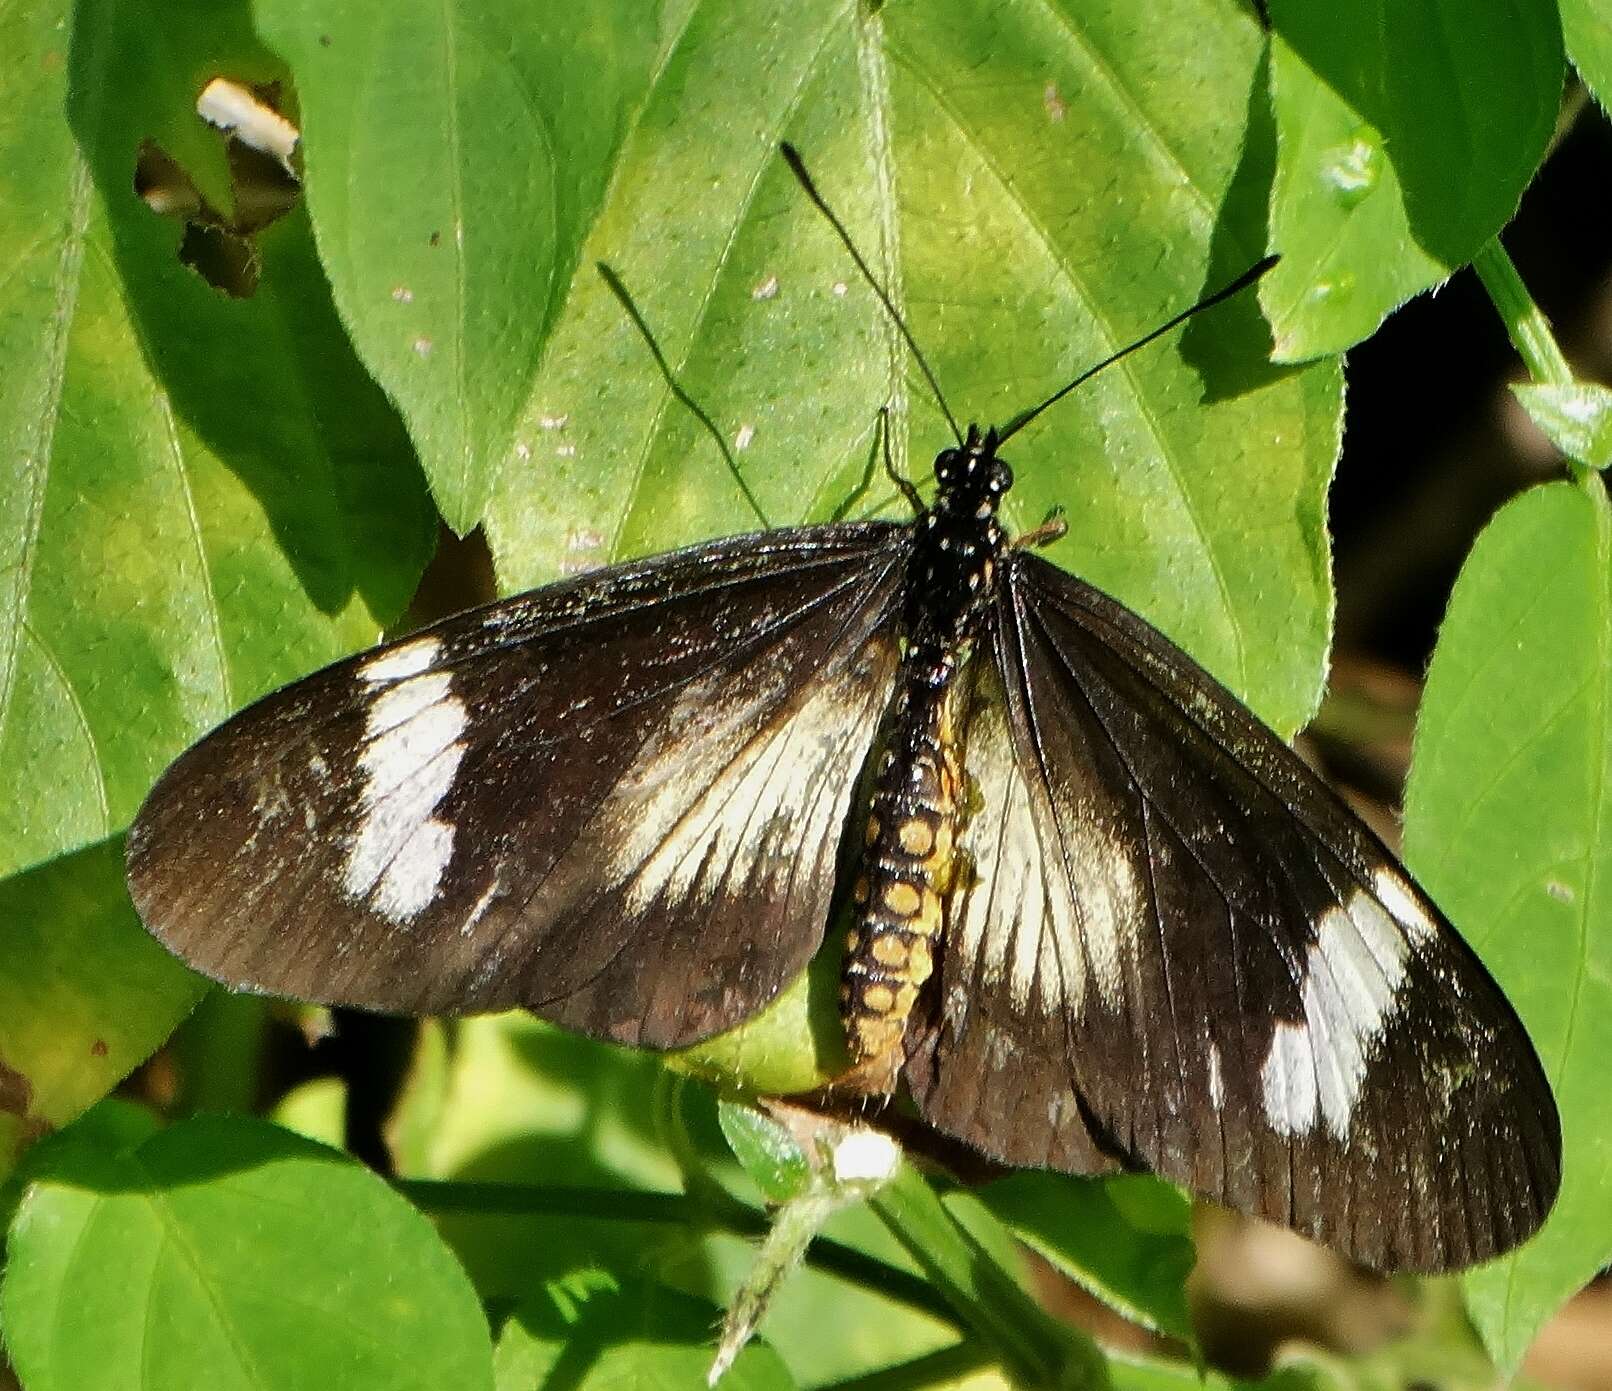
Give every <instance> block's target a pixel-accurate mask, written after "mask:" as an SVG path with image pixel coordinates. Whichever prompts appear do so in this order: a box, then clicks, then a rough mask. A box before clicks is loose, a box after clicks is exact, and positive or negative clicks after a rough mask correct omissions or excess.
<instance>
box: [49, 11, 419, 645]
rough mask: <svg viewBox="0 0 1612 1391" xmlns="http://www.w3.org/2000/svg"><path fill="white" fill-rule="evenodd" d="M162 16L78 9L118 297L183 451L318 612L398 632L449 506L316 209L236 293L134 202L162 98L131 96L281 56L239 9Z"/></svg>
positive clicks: (281, 226) (72, 118) (77, 114)
mask: <svg viewBox="0 0 1612 1391" xmlns="http://www.w3.org/2000/svg"><path fill="white" fill-rule="evenodd" d="M155 13H156V12H148V11H131V10H129V9H128V8H127V7H120V6H117V5H115V4H113V3H112V2H111V0H84V3H82V4H80V5H79V6H77V8H76V10H75V14H74V32H73V38H72V45H71V60H70V61H71V73H70V82H69V91H68V102H67V105H68V119H69V122H70V124H71V126H72V129H73V132H74V136H75V138H76V140H77V142H78V146H79V149H80V151H81V153H82V154H83V157H84V158H85V160H86V161H87V163H88V166H89V169H90V173H91V176H92V177H93V179H94V181H95V184H96V186H97V190H98V192H99V195H100V200H101V202H102V203H103V205H104V206H105V208H106V220H107V230H108V231H109V233H110V243H111V245H110V250H111V258H112V270H113V271H114V272H115V274H116V277H117V281H118V289H119V290H120V291H121V293H122V295H123V299H124V304H125V306H126V308H127V311H128V313H129V316H130V318H131V320H132V325H133V329H134V332H135V334H136V336H137V337H138V340H139V342H140V346H141V348H142V350H143V352H144V355H145V359H146V364H147V366H148V368H149V370H150V371H151V372H152V373H153V374H154V376H155V377H156V379H157V381H158V382H159V383H160V384H161V387H162V389H163V391H164V393H165V396H166V405H167V407H168V408H169V409H171V411H172V413H173V415H174V416H175V417H176V419H177V422H178V426H179V428H178V429H177V430H172V431H170V436H171V444H170V446H169V447H170V448H171V449H172V450H173V451H175V452H176V453H177V452H179V451H182V450H183V448H184V444H185V439H186V437H187V436H193V437H194V438H196V439H199V440H200V441H201V442H202V443H203V444H204V445H205V446H206V448H207V449H209V450H211V451H212V452H213V453H215V454H216V455H217V456H218V458H219V459H221V460H222V461H223V462H224V464H225V466H226V467H227V468H228V469H229V470H230V471H231V472H232V473H234V475H235V476H236V477H237V478H238V479H240V481H241V482H242V483H243V484H245V486H246V487H247V488H248V489H249V490H250V492H251V493H252V495H253V497H254V498H255V500H256V501H257V503H258V504H259V505H260V506H261V507H262V509H263V513H264V515H265V516H266V518H267V519H268V522H269V525H270V527H271V528H272V530H273V532H274V536H275V538H276V540H277V542H278V543H279V545H280V547H281V548H282V549H283V551H284V553H285V555H286V557H287V558H288V560H289V561H290V564H291V565H292V567H293V569H294V571H295V573H296V576H297V579H298V581H299V583H300V584H301V585H302V587H303V588H304V590H305V591H306V593H307V595H308V597H309V600H310V601H311V603H312V604H313V605H314V607H316V608H317V609H318V610H320V611H321V612H323V613H326V614H334V613H336V612H339V611H340V610H342V609H343V608H345V607H346V606H347V605H348V604H349V603H350V602H351V600H352V598H353V596H354V594H355V593H357V594H358V595H359V596H360V597H361V598H362V599H363V601H364V603H365V605H366V607H367V608H368V609H369V610H370V612H371V613H372V614H373V615H374V616H375V617H377V618H378V619H379V620H380V621H381V622H383V623H384V622H389V621H390V620H392V619H394V618H395V617H396V616H397V615H398V614H399V613H400V612H401V611H402V609H403V607H404V605H405V604H406V603H407V602H408V598H409V595H410V594H411V593H412V591H413V588H414V583H415V580H416V579H417V578H418V573H419V569H420V568H421V567H423V565H424V563H425V560H426V558H427V557H428V556H429V554H430V548H431V545H432V541H433V538H434V534H435V523H434V512H433V509H432V507H431V505H430V501H429V498H428V496H427V494H426V490H425V483H424V478H423V475H422V474H421V471H420V467H419V464H418V462H417V461H416V459H415V457H414V454H413V450H412V448H411V446H410V444H409V441H408V437H407V435H406V434H405V432H404V430H403V426H402V424H401V422H400V421H399V419H398V417H397V414H396V412H395V411H394V410H393V409H392V407H391V405H390V404H389V403H388V402H387V401H386V399H385V397H384V395H383V394H382V393H381V391H380V388H379V387H377V386H376V385H375V383H374V382H373V381H372V380H371V379H370V377H369V376H368V374H367V373H366V372H365V371H364V369H363V367H362V365H361V364H360V363H359V362H358V360H357V358H356V357H355V356H354V354H353V351H352V348H351V345H350V344H349V342H348V340H347V337H346V334H345V332H344V331H343V329H342V326H341V323H340V320H339V319H338V317H337V314H336V310H335V306H334V304H333V302H332V300H331V298H330V292H329V287H328V285H327V284H326V282H325V278H324V274H323V271H322V269H321V267H320V265H319V261H318V257H317V254H316V252H315V249H314V245H313V236H312V232H311V229H310V226H309V223H308V218H307V215H306V212H305V210H303V209H301V208H298V209H297V210H296V211H294V212H292V213H291V214H289V215H288V216H286V217H284V218H282V219H280V220H279V221H277V222H274V223H273V224H272V225H270V226H268V227H267V228H265V229H264V230H263V231H262V232H261V233H260V234H259V236H258V237H257V238H256V241H257V248H256V250H257V254H258V256H259V257H260V259H261V273H260V277H259V280H258V284H257V289H256V292H255V293H254V294H253V295H252V296H251V297H250V298H249V299H230V298H228V297H227V296H225V295H223V294H221V293H219V292H218V291H216V290H214V289H212V288H211V287H210V286H208V285H207V284H206V283H204V282H203V281H202V280H201V279H200V278H199V277H198V276H196V275H195V274H194V273H193V272H192V271H191V270H190V269H189V268H187V267H186V266H185V265H183V264H181V261H180V251H181V245H182V242H183V240H184V232H183V230H182V227H181V225H180V224H179V222H178V221H177V220H175V219H172V218H163V217H159V216H157V215H155V214H154V213H153V212H152V211H151V209H150V208H149V207H147V206H146V205H145V204H144V203H143V202H142V201H141V200H140V198H139V197H137V196H136V194H135V192H134V171H135V167H136V161H137V158H138V154H139V150H140V146H141V143H142V140H143V138H144V137H145V135H146V132H144V131H141V130H139V129H138V128H136V127H135V126H133V125H132V124H131V122H130V120H129V118H128V112H127V110H126V109H125V108H126V107H129V106H132V107H134V108H135V109H138V108H139V106H140V104H141V102H142V101H144V102H145V103H146V104H148V105H149V104H151V102H153V101H154V100H159V99H161V98H160V96H154V94H153V93H152V92H150V91H147V90H145V89H144V88H143V87H142V88H136V89H135V90H133V91H131V90H130V84H132V83H133V84H138V83H141V82H142V81H144V79H143V78H142V76H140V74H143V73H147V72H150V71H164V70H167V67H165V65H168V67H171V65H172V64H174V63H176V62H177V63H182V64H185V65H187V68H194V69H195V70H196V71H198V72H202V73H205V72H206V71H207V70H208V69H209V68H210V67H211V68H213V69H216V68H217V67H219V66H221V65H222V57H219V58H218V59H216V60H215V57H214V51H215V50H216V52H217V53H218V54H219V55H222V54H223V53H224V51H225V49H226V45H227V48H228V53H229V55H230V56H231V57H232V58H235V57H236V56H237V55H239V54H241V53H257V54H261V55H262V56H261V57H260V58H259V59H257V60H256V61H257V63H258V65H259V66H260V67H261V68H262V69H263V70H265V71H267V70H268V69H269V68H270V67H271V65H273V64H274V63H275V60H274V59H273V58H272V57H270V56H269V55H267V54H266V53H265V52H264V50H262V48H261V45H259V44H258V43H257V41H256V39H255V36H254V35H253V34H252V32H251V28H250V23H249V17H248V12H247V8H246V6H245V5H244V4H242V3H239V0H231V3H229V4H228V5H227V6H226V7H225V8H224V9H222V10H220V9H218V8H215V9H214V10H212V11H211V12H210V14H209V19H208V24H207V25H206V26H195V25H190V23H189V20H188V19H187V18H186V17H185V16H184V14H183V13H178V14H174V15H173V16H171V17H169V18H162V17H161V16H157V17H156V18H154V17H153V16H154V15H155ZM164 13H166V12H164ZM187 25H189V27H188V28H187ZM153 26H155V28H156V29H161V30H163V32H155V29H154V27H153ZM200 28H205V30H206V36H202V35H200V34H198V33H196V32H194V31H195V30H197V29H200ZM164 45H168V46H171V47H172V48H173V49H175V50H176V51H175V52H172V53H170V52H169V51H168V48H167V47H164ZM159 49H160V50H162V51H161V53H160V55H159V53H158V52H157V51H156V50H159ZM199 85H200V84H198V86H199ZM194 119H196V120H198V121H199V120H200V118H199V117H196V118H194ZM93 273H94V272H87V274H93ZM160 408H161V406H160V405H159V406H158V409H160ZM201 521H202V525H203V529H204V530H205V526H206V522H207V521H208V519H207V518H202V519H201ZM210 560H212V561H214V563H216V557H210Z"/></svg>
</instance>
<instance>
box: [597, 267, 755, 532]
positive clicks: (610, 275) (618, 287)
mask: <svg viewBox="0 0 1612 1391" xmlns="http://www.w3.org/2000/svg"><path fill="white" fill-rule="evenodd" d="M594 265H595V266H596V267H597V268H598V271H599V274H600V275H601V276H602V277H603V279H604V283H605V284H606V285H608V286H609V287H610V293H611V294H613V295H614V296H615V297H616V298H617V299H618V300H620V301H621V307H622V308H623V309H625V310H626V311H627V317H628V318H629V319H631V320H632V322H633V327H634V328H636V329H637V330H638V332H639V335H640V336H641V337H642V338H643V340H644V342H645V343H646V344H647V345H648V346H649V351H650V354H651V356H653V357H654V359H655V365H656V366H657V367H659V368H660V374H661V376H662V377H663V378H664V379H665V382H666V386H667V389H668V390H669V391H670V392H671V393H672V395H673V396H675V397H677V399H678V400H679V401H681V402H682V403H683V405H685V406H686V407H688V410H689V414H691V415H692V416H693V417H694V418H695V419H696V420H697V421H699V422H700V424H701V425H703V426H705V429H706V433H708V434H709V435H710V436H711V438H712V439H713V440H715V441H716V447H717V448H718V449H720V450H721V451H722V458H723V459H724V461H726V463H727V466H728V472H729V473H731V474H732V475H733V481H734V482H735V483H737V484H738V485H739V491H740V492H741V493H743V494H744V500H745V501H746V502H747V503H749V504H750V510H751V511H752V512H754V513H755V514H756V516H757V517H758V518H760V520H761V527H762V530H763V531H771V530H772V522H771V521H769V520H768V518H767V514H766V513H765V512H763V511H762V510H761V504H760V503H759V502H757V501H756V495H755V494H754V493H753V492H751V491H750V485H749V484H748V483H747V482H745V478H744V474H743V473H741V472H740V471H739V461H738V460H737V459H735V458H734V457H733V451H732V450H731V449H729V448H728V442H727V440H726V439H724V438H723V435H722V431H720V430H719V429H717V427H716V422H715V421H714V420H712V419H711V417H710V416H709V415H707V414H706V413H705V409H704V408H703V407H702V406H701V405H700V403H699V402H698V401H696V400H695V399H694V398H693V397H692V396H690V395H689V394H688V392H687V391H685V390H684V389H683V386H682V384H681V383H680V382H679V381H678V380H677V377H676V375H675V374H674V373H673V372H672V365H671V363H669V362H667V360H666V355H665V354H664V353H663V352H661V350H660V344H659V343H657V342H656V341H655V335H654V334H653V333H651V332H650V331H649V325H648V324H647V323H646V322H645V321H644V316H643V315H642V314H640V313H639V312H638V306H637V304H635V303H634V302H633V297H632V296H631V295H630V294H628V293H627V287H626V286H625V285H623V284H622V283H621V277H620V276H619V275H617V274H616V273H615V271H613V270H611V269H610V267H609V266H607V265H606V264H605V263H604V262H603V261H595V262H594Z"/></svg>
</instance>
